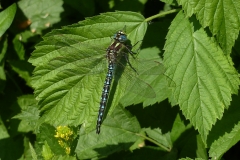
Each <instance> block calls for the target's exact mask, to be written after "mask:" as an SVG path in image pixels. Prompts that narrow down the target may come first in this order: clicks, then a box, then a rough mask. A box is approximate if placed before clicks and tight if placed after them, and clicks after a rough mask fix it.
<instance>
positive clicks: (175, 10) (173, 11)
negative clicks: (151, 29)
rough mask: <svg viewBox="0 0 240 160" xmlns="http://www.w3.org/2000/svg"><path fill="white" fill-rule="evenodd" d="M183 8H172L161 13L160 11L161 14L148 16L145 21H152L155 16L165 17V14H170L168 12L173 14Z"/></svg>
mask: <svg viewBox="0 0 240 160" xmlns="http://www.w3.org/2000/svg"><path fill="white" fill-rule="evenodd" d="M180 10H181V9H172V10H170V11H166V12H161V13H159V14H156V15H154V16H151V17H148V18H146V19H145V21H147V22H148V21H151V20H153V19H155V18H159V17H163V16H165V15H168V14H171V13H175V12H178V11H180Z"/></svg>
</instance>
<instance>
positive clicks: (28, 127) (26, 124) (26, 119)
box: [13, 95, 39, 132]
mask: <svg viewBox="0 0 240 160" xmlns="http://www.w3.org/2000/svg"><path fill="white" fill-rule="evenodd" d="M17 104H18V105H19V107H20V108H21V113H19V114H17V115H16V116H14V117H13V118H18V119H21V120H22V121H21V122H20V123H19V127H18V131H19V132H29V131H34V130H35V129H37V128H35V127H36V124H37V121H38V119H39V110H38V106H37V102H36V100H35V98H34V96H33V95H23V96H21V97H18V101H17Z"/></svg>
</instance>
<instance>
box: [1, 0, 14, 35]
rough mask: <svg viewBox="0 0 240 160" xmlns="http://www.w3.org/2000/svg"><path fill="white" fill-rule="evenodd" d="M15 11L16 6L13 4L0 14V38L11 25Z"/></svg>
mask: <svg viewBox="0 0 240 160" xmlns="http://www.w3.org/2000/svg"><path fill="white" fill-rule="evenodd" d="M16 9H17V8H16V4H15V3H14V4H12V5H11V6H9V7H8V8H7V9H5V10H4V11H2V12H1V13H0V37H2V35H3V33H5V31H6V30H7V29H8V28H9V27H10V25H11V24H12V21H13V18H14V16H15V13H16Z"/></svg>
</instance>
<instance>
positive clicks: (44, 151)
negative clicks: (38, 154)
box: [42, 141, 54, 159]
mask: <svg viewBox="0 0 240 160" xmlns="http://www.w3.org/2000/svg"><path fill="white" fill-rule="evenodd" d="M53 155H54V154H53V153H52V151H51V148H50V147H49V145H48V143H47V141H45V142H44V145H43V146H42V156H43V158H44V159H51V158H52V157H53Z"/></svg>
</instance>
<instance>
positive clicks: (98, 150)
mask: <svg viewBox="0 0 240 160" xmlns="http://www.w3.org/2000/svg"><path fill="white" fill-rule="evenodd" d="M84 129H85V128H84V125H83V126H82V127H81V130H80V135H79V141H78V145H77V148H76V153H77V155H78V158H79V159H89V158H94V157H100V156H107V155H109V154H111V153H114V152H117V151H120V150H128V149H129V148H130V147H131V145H133V143H134V142H136V140H138V139H139V137H140V136H139V135H138V133H139V132H140V126H139V124H138V121H137V119H136V118H135V117H133V116H132V115H130V114H129V113H128V112H127V111H126V110H125V109H123V108H122V107H120V106H117V107H116V108H115V110H114V111H113V113H112V114H111V115H109V116H107V118H106V119H105V121H104V122H103V124H102V127H101V133H100V134H99V135H96V131H95V130H94V131H92V132H90V133H85V130H84Z"/></svg>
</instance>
